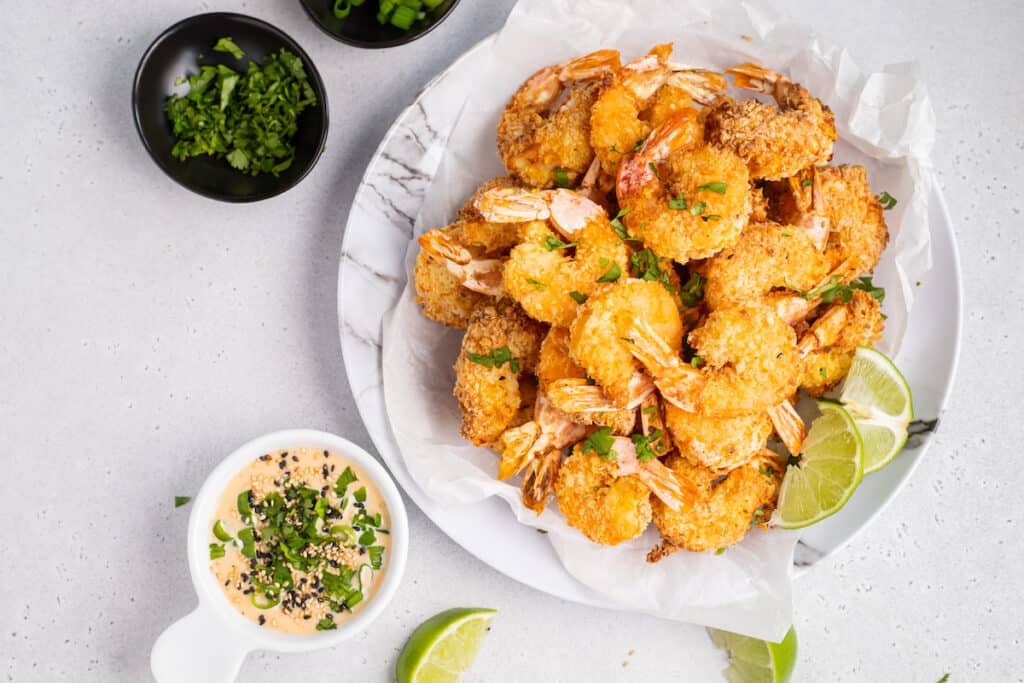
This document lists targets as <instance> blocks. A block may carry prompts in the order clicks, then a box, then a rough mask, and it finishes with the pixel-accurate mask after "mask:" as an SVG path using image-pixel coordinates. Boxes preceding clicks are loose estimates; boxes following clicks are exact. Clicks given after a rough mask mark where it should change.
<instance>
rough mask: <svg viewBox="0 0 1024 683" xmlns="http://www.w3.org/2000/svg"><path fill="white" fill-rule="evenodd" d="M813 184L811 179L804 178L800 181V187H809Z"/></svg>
mask: <svg viewBox="0 0 1024 683" xmlns="http://www.w3.org/2000/svg"><path fill="white" fill-rule="evenodd" d="M813 184H814V180H813V179H812V178H804V179H803V180H801V181H800V187H810V186H811V185H813Z"/></svg>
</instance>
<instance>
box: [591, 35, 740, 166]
mask: <svg viewBox="0 0 1024 683" xmlns="http://www.w3.org/2000/svg"><path fill="white" fill-rule="evenodd" d="M671 55H672V45H671V44H665V45H656V46H655V47H654V48H652V49H651V51H650V52H649V53H648V54H647V55H645V56H643V57H641V58H639V59H635V60H633V61H631V62H629V63H627V64H625V65H624V66H623V67H622V68H621V69H618V70H616V71H614V72H612V74H611V75H610V76H608V77H606V78H605V82H604V84H603V85H602V87H601V90H600V92H599V94H598V95H597V98H596V100H595V101H594V105H593V107H592V109H591V112H590V144H591V146H592V147H593V149H594V153H595V154H596V155H597V158H598V159H599V160H600V164H601V170H602V172H603V173H604V174H605V175H607V176H611V177H613V178H614V177H615V175H616V174H617V173H618V171H619V165H620V164H621V163H622V160H623V159H624V158H625V157H626V156H627V155H629V154H631V153H632V152H633V151H634V150H635V148H636V146H637V145H639V144H640V143H641V142H642V141H643V140H644V139H645V138H646V137H647V136H648V135H649V134H650V132H651V129H652V127H656V126H658V125H660V124H661V123H663V122H664V121H665V119H667V118H668V117H669V115H671V114H672V113H673V112H675V111H678V110H679V109H683V108H692V106H693V105H692V100H693V99H697V100H703V101H706V102H710V101H711V100H712V99H713V97H714V95H715V94H716V93H717V92H721V91H722V90H724V89H725V87H726V82H725V78H724V77H723V76H722V75H721V74H719V73H715V72H713V71H706V70H699V69H690V70H685V71H684V70H682V69H679V68H678V67H673V66H672V65H671V64H670V62H669V58H670V57H671Z"/></svg>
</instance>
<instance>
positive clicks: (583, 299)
mask: <svg viewBox="0 0 1024 683" xmlns="http://www.w3.org/2000/svg"><path fill="white" fill-rule="evenodd" d="M569 296H571V297H572V300H573V301H575V302H576V303H578V304H579V305H580V306H582V305H583V304H585V303H587V299H588V298H589V297H588V296H587V295H586V294H583V293H581V292H577V291H576V290H575V289H574V290H572V291H571V292H569Z"/></svg>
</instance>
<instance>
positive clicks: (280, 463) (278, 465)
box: [277, 460, 288, 470]
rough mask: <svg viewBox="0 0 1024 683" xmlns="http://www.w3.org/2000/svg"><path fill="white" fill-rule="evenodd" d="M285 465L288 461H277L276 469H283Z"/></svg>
mask: <svg viewBox="0 0 1024 683" xmlns="http://www.w3.org/2000/svg"><path fill="white" fill-rule="evenodd" d="M287 465H288V463H286V462H285V461H284V460H282V461H281V462H279V463H277V467H278V469H282V470H283V469H284V468H285V467H286V466H287Z"/></svg>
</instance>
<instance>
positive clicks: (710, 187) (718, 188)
mask: <svg viewBox="0 0 1024 683" xmlns="http://www.w3.org/2000/svg"><path fill="white" fill-rule="evenodd" d="M728 187H729V186H728V185H727V184H726V183H723V182H714V183H705V184H703V185H698V186H697V191H698V192H701V191H703V192H714V193H715V194H725V190H726V189H727V188H728Z"/></svg>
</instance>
